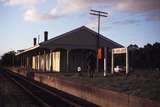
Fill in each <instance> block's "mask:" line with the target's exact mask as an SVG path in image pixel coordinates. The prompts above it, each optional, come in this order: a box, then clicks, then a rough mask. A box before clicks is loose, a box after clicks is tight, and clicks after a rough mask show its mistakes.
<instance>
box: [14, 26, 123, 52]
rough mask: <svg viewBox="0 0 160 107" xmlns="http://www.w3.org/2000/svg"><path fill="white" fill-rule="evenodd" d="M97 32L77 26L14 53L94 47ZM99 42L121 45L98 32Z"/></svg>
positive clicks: (114, 46)
mask: <svg viewBox="0 0 160 107" xmlns="http://www.w3.org/2000/svg"><path fill="white" fill-rule="evenodd" d="M97 36H98V33H97V32H95V31H93V30H91V29H89V28H87V27H86V26H82V27H79V28H77V29H74V30H72V31H69V32H66V33H64V34H62V35H59V36H57V37H54V38H52V39H50V40H48V41H45V42H42V43H40V44H39V45H36V46H34V47H31V48H28V49H26V50H24V51H22V52H18V53H17V54H16V55H20V54H24V53H26V52H30V51H33V50H35V49H38V48H42V49H44V48H45V49H54V48H71V49H78V48H81V49H82V48H84V49H96V45H97ZM99 42H100V46H101V47H110V48H121V47H123V46H122V45H120V44H118V43H116V42H114V41H112V40H111V39H109V38H106V37H104V36H103V35H101V34H99Z"/></svg>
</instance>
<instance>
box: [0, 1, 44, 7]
mask: <svg viewBox="0 0 160 107" xmlns="http://www.w3.org/2000/svg"><path fill="white" fill-rule="evenodd" d="M0 1H1V2H3V3H4V4H5V5H8V6H18V5H20V6H22V5H23V6H24V5H25V6H32V5H36V4H38V3H41V2H43V1H45V0H0Z"/></svg>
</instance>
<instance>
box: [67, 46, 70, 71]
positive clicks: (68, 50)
mask: <svg viewBox="0 0 160 107" xmlns="http://www.w3.org/2000/svg"><path fill="white" fill-rule="evenodd" d="M69 52H70V49H67V72H69Z"/></svg>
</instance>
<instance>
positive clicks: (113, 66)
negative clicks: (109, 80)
mask: <svg viewBox="0 0 160 107" xmlns="http://www.w3.org/2000/svg"><path fill="white" fill-rule="evenodd" d="M113 68H114V53H113V49H112V71H111V73H112V74H113V73H114V70H113Z"/></svg>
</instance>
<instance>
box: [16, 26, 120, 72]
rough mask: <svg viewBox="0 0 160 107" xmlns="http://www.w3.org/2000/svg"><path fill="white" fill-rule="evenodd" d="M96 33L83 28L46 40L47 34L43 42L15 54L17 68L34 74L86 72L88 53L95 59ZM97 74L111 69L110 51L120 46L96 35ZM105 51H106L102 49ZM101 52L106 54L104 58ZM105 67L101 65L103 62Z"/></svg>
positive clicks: (45, 33) (46, 33)
mask: <svg viewBox="0 0 160 107" xmlns="http://www.w3.org/2000/svg"><path fill="white" fill-rule="evenodd" d="M97 37H98V33H96V32H94V31H93V30H91V29H89V28H87V27H85V26H82V27H80V28H77V29H74V30H72V31H69V32H67V33H64V34H62V35H60V36H57V37H54V38H52V39H49V40H48V32H44V42H41V43H39V44H36V38H34V46H33V47H31V48H28V49H26V50H24V51H22V52H19V53H17V54H16V66H17V67H23V68H26V69H32V70H35V71H42V72H45V71H49V72H52V71H54V72H75V71H77V67H81V70H82V71H84V72H85V71H87V57H88V54H89V52H92V53H93V54H95V55H96V51H97ZM99 47H100V48H101V54H102V55H101V58H99V71H103V67H104V66H107V69H108V70H110V68H111V66H110V65H111V49H113V48H121V47H123V46H122V45H120V44H118V43H116V42H114V41H112V40H110V39H108V38H106V37H104V36H102V35H99ZM105 48H106V49H105ZM104 49H105V50H106V51H107V52H106V54H105V55H106V56H104V54H103V53H104ZM104 57H106V61H107V64H106V65H104V62H103V58H104Z"/></svg>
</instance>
